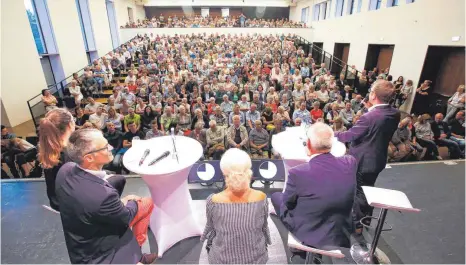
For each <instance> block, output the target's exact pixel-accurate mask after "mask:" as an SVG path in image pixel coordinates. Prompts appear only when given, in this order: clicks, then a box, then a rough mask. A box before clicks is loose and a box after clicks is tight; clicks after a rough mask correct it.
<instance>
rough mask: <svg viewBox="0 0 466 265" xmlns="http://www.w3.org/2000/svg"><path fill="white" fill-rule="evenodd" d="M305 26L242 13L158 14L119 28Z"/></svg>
mask: <svg viewBox="0 0 466 265" xmlns="http://www.w3.org/2000/svg"><path fill="white" fill-rule="evenodd" d="M234 27H242V28H244V27H247V28H305V27H306V24H305V23H301V22H293V21H290V20H288V19H287V18H282V19H262V18H247V17H246V16H245V15H244V14H241V15H239V16H237V17H235V16H231V17H230V16H229V17H218V16H216V17H211V16H206V17H202V16H199V15H193V16H182V17H178V16H177V15H176V14H175V15H173V16H168V17H165V16H164V15H163V14H160V16H159V17H158V18H157V17H155V16H154V17H152V18H151V19H144V20H140V19H138V20H137V21H135V22H132V23H130V22H128V23H126V25H124V26H121V28H234Z"/></svg>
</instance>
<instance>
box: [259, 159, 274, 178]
mask: <svg viewBox="0 0 466 265" xmlns="http://www.w3.org/2000/svg"><path fill="white" fill-rule="evenodd" d="M259 174H260V175H261V176H262V177H263V178H265V179H272V178H274V177H275V176H276V175H277V166H276V165H275V163H273V162H270V161H265V162H262V163H261V164H260V166H259Z"/></svg>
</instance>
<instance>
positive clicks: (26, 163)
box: [1, 125, 40, 179]
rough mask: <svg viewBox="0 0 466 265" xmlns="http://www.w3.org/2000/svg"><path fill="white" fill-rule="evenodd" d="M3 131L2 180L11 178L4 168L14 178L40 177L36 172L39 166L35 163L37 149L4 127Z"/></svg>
mask: <svg viewBox="0 0 466 265" xmlns="http://www.w3.org/2000/svg"><path fill="white" fill-rule="evenodd" d="M1 131H2V139H1V146H2V148H1V149H2V159H1V160H2V179H9V178H10V177H9V175H8V173H7V172H6V170H4V167H5V169H8V171H9V172H10V173H11V175H12V176H13V177H14V178H20V176H22V177H23V178H29V177H40V174H39V175H38V174H37V172H36V170H35V168H36V167H37V164H36V163H34V161H35V160H36V156H37V149H36V147H35V146H34V145H33V144H32V143H30V142H28V141H27V140H25V139H22V138H20V137H17V136H16V135H15V134H13V133H11V132H10V131H9V130H8V128H6V127H5V126H4V125H2V127H1ZM33 138H34V137H33ZM18 169H19V170H18ZM19 173H21V175H20V174H19Z"/></svg>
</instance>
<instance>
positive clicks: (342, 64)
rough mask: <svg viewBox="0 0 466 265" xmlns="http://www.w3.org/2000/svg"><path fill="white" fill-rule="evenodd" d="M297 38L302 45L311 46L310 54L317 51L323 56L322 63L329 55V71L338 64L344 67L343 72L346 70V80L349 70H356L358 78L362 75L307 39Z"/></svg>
mask: <svg viewBox="0 0 466 265" xmlns="http://www.w3.org/2000/svg"><path fill="white" fill-rule="evenodd" d="M297 37H298V38H299V41H300V43H303V44H304V45H309V46H310V51H308V54H309V53H312V50H315V51H317V52H318V53H320V54H322V55H323V58H322V61H323V60H324V59H325V56H326V55H329V58H330V65H329V69H330V70H331V69H332V66H333V63H336V64H338V65H339V66H341V67H342V70H341V71H342V72H343V70H344V74H345V79H346V78H347V75H348V68H351V69H354V70H356V73H355V77H356V76H358V75H359V73H361V71H359V70H358V69H356V68H354V67H352V66H350V65H348V64H347V63H345V62H344V61H342V60H341V59H340V58H337V57H335V56H333V55H332V54H330V53H328V52H326V51H325V50H324V49H323V48H320V47H319V46H317V45H314V44H313V43H310V42H309V41H307V40H306V39H304V38H302V37H301V36H299V35H298V36H297ZM295 45H296V42H295ZM343 68H346V69H343Z"/></svg>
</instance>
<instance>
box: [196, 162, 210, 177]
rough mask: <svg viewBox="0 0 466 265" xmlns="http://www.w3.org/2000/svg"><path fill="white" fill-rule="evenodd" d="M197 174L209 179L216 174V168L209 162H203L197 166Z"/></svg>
mask: <svg viewBox="0 0 466 265" xmlns="http://www.w3.org/2000/svg"><path fill="white" fill-rule="evenodd" d="M196 173H197V176H198V177H199V178H200V179H201V180H203V181H209V180H211V179H212V178H213V177H214V176H215V168H214V167H213V166H212V165H211V164H209V163H202V164H200V165H199V166H198V167H197V170H196Z"/></svg>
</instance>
